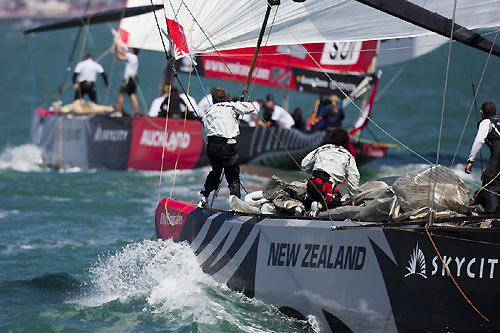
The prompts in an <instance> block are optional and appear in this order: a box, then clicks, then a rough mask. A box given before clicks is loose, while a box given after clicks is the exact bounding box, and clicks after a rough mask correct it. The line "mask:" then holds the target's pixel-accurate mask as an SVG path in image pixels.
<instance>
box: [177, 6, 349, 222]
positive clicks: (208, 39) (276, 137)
mask: <svg viewBox="0 0 500 333" xmlns="http://www.w3.org/2000/svg"><path fill="white" fill-rule="evenodd" d="M351 1H353V0H351ZM181 2H182V3H183V5H184V6H185V7H186V10H187V11H188V12H189V14H190V15H191V17H192V19H193V21H194V22H195V23H196V24H197V25H198V27H199V28H200V30H201V31H202V32H203V34H204V35H205V37H206V38H207V41H208V42H209V43H210V45H211V46H212V48H213V49H214V50H215V51H216V53H217V54H218V55H219V57H220V58H221V60H222V61H223V63H224V65H225V66H226V67H227V69H228V70H229V72H230V73H231V75H232V76H233V78H234V79H235V80H236V76H235V75H234V74H233V73H232V71H231V69H230V68H229V66H228V65H227V63H226V62H225V60H224V59H223V57H222V55H220V53H219V51H218V50H217V48H216V47H215V46H214V45H213V43H212V41H211V40H210V38H209V37H208V36H207V34H206V32H205V31H204V29H203V28H202V27H201V25H200V24H199V23H198V21H197V20H196V18H195V17H194V15H193V14H192V12H191V11H190V10H189V8H188V7H187V6H186V4H185V3H184V1H183V0H181ZM170 4H171V2H170ZM267 5H268V6H270V4H269V3H267ZM171 7H172V4H171ZM172 10H173V7H172ZM174 15H175V12H174ZM275 15H277V13H276V14H275ZM175 18H176V20H177V15H175ZM273 22H274V21H273ZM177 24H179V23H178V21H177ZM179 26H180V25H179ZM179 32H180V33H181V34H182V36H183V38H184V42H185V43H186V37H185V35H184V32H183V31H182V30H180V29H179ZM186 45H187V43H186ZM188 52H189V49H188ZM189 55H191V53H190V52H189ZM195 68H196V67H195ZM196 73H197V75H198V72H196ZM236 82H237V83H238V84H239V82H238V81H237V80H236ZM240 87H241V85H240ZM242 89H243V88H242ZM257 114H258V116H259V118H261V120H263V119H262V116H261V115H260V113H257ZM264 123H265V122H264ZM265 124H266V127H267V128H268V129H269V130H270V131H271V134H272V135H273V136H274V138H275V139H276V140H277V141H278V142H279V144H280V145H281V146H282V147H283V149H284V150H285V151H286V152H287V154H288V156H289V157H290V159H291V160H292V161H293V162H294V163H295V165H296V166H297V167H298V170H299V171H301V172H302V173H303V174H304V175H305V177H306V179H308V178H309V176H308V175H307V173H306V172H305V171H304V170H303V169H302V167H301V166H300V165H299V164H298V162H297V160H296V159H295V158H294V157H293V155H292V154H291V153H290V151H289V150H288V148H287V147H286V146H285V144H284V143H283V142H282V141H281V139H280V138H279V137H278V135H277V134H276V133H275V131H274V130H273V129H272V128H271V127H270V126H269V125H268V124H267V123H265ZM316 190H317V191H319V190H318V189H316ZM323 201H324V202H323V203H324V204H325V207H326V208H327V211H328V216H329V218H330V223H331V224H332V225H333V219H332V217H331V214H330V212H329V209H328V204H327V203H326V199H323Z"/></svg>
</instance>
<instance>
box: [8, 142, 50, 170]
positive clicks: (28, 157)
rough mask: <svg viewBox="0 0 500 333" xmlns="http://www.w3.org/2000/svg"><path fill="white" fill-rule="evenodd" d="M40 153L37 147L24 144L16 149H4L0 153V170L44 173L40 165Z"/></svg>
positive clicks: (43, 168) (44, 168)
mask: <svg viewBox="0 0 500 333" xmlns="http://www.w3.org/2000/svg"><path fill="white" fill-rule="evenodd" d="M41 164H42V153H41V151H40V149H39V148H38V147H36V146H35V145H31V144H25V145H21V146H17V147H6V148H4V149H3V151H2V152H1V153H0V170H4V169H12V170H16V171H23V172H30V171H45V170H48V168H46V167H43V166H42V165H41Z"/></svg>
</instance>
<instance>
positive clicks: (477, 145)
mask: <svg viewBox="0 0 500 333" xmlns="http://www.w3.org/2000/svg"><path fill="white" fill-rule="evenodd" d="M492 129H493V123H492V122H491V120H489V119H483V120H481V122H480V123H479V128H478V129H477V134H476V137H475V138H474V143H473V144H472V149H471V151H470V154H469V159H468V161H470V162H474V159H475V158H476V155H477V153H478V152H479V150H481V147H482V146H483V144H484V141H485V140H486V137H487V136H488V134H489V133H490V132H491V130H492ZM495 130H496V131H498V129H496V128H495ZM498 135H500V133H498Z"/></svg>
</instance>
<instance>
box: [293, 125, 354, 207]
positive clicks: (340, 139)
mask: <svg viewBox="0 0 500 333" xmlns="http://www.w3.org/2000/svg"><path fill="white" fill-rule="evenodd" d="M348 146H349V134H348V133H347V131H346V130H345V129H343V128H336V129H334V130H333V131H332V135H331V139H330V144H326V145H324V146H321V147H319V148H317V149H315V150H313V151H312V152H310V153H309V154H308V155H307V156H306V157H304V159H303V160H302V168H303V169H304V171H306V172H312V178H310V179H309V181H308V182H307V198H306V202H305V208H306V210H309V209H311V211H310V213H309V216H316V215H317V214H318V212H319V211H320V210H325V209H327V208H328V209H331V208H335V207H338V206H340V205H341V203H340V192H339V191H338V190H337V188H336V186H337V185H338V184H340V183H343V182H344V181H345V180H346V179H347V183H348V185H349V195H350V198H351V203H352V205H354V202H353V198H354V194H355V191H356V190H357V188H358V185H359V171H358V168H357V166H356V161H355V160H354V157H353V156H352V155H351V153H349V151H348V150H347V147H348ZM325 203H326V205H327V206H328V207H325Z"/></svg>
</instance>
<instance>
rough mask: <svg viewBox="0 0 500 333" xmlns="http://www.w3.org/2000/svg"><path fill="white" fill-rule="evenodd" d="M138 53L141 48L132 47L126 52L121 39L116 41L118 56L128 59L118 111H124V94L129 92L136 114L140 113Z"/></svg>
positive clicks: (116, 54)
mask: <svg viewBox="0 0 500 333" xmlns="http://www.w3.org/2000/svg"><path fill="white" fill-rule="evenodd" d="M138 54H139V49H136V48H130V50H129V51H128V52H126V51H125V50H124V48H123V46H122V45H121V43H120V41H119V40H116V41H115V56H116V58H118V59H119V60H124V61H127V63H126V65H125V71H124V73H123V83H122V85H121V87H120V93H119V94H118V104H117V110H118V112H120V113H123V98H124V95H125V94H127V95H128V96H129V97H130V101H131V102H132V107H133V108H134V116H138V115H139V103H138V101H137V71H138V69H139V59H138V57H137V55H138Z"/></svg>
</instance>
